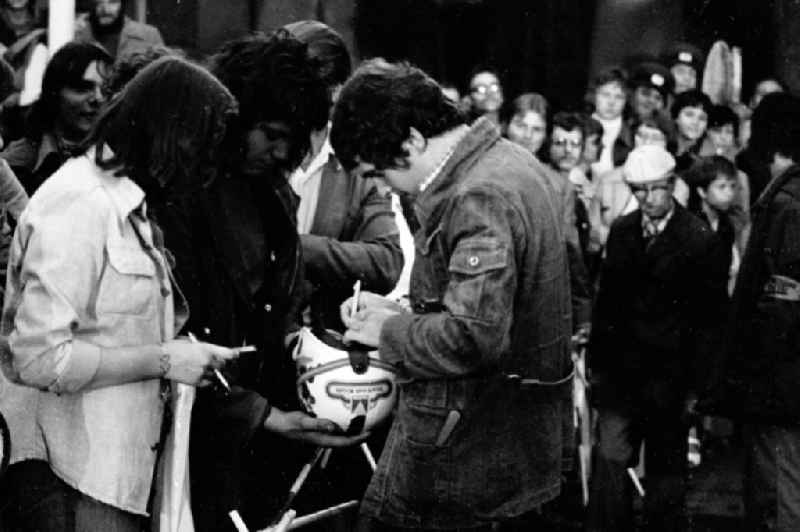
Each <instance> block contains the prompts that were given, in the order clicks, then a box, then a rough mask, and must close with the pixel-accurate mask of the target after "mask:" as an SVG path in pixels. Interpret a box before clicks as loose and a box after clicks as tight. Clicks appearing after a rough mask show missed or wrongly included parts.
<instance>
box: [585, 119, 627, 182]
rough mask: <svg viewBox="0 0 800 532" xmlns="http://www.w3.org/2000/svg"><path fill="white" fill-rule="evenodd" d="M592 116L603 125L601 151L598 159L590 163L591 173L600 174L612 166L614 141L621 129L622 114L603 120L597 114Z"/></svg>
mask: <svg viewBox="0 0 800 532" xmlns="http://www.w3.org/2000/svg"><path fill="white" fill-rule="evenodd" d="M592 118H594V119H595V120H597V121H598V122H600V123H601V124H602V125H603V151H602V153H600V159H599V160H598V161H597V162H596V163H594V164H593V165H592V173H593V174H594V175H601V174H603V173H605V172H608V171H609V170H611V169H613V168H614V158H613V156H614V142H615V141H616V140H617V137H618V136H619V133H620V131H622V116H620V117H618V118H616V119H614V120H603V119H602V118H600V117H598V116H597V115H592Z"/></svg>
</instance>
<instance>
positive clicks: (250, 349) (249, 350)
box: [231, 345, 256, 355]
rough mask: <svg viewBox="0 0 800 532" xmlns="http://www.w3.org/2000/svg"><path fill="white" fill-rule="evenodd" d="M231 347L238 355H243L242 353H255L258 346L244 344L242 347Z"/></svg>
mask: <svg viewBox="0 0 800 532" xmlns="http://www.w3.org/2000/svg"><path fill="white" fill-rule="evenodd" d="M231 349H232V350H233V352H234V353H236V354H237V355H241V354H242V353H255V352H256V346H254V345H243V346H242V347H232V348H231Z"/></svg>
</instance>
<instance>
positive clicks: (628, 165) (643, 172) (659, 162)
mask: <svg viewBox="0 0 800 532" xmlns="http://www.w3.org/2000/svg"><path fill="white" fill-rule="evenodd" d="M674 169H675V158H674V157H673V156H672V155H670V153H669V152H668V151H667V150H665V149H664V148H662V147H661V146H656V145H652V144H647V145H644V146H639V147H638V148H634V149H633V150H631V152H630V153H629V154H628V158H627V159H626V160H625V164H624V165H623V167H622V174H623V176H624V177H625V182H626V183H628V184H631V185H641V184H644V183H652V182H654V181H660V180H662V179H666V178H667V177H669V176H670V175H672V171H673V170H674Z"/></svg>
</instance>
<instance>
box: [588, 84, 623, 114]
mask: <svg viewBox="0 0 800 532" xmlns="http://www.w3.org/2000/svg"><path fill="white" fill-rule="evenodd" d="M626 98H627V96H626V95H625V89H623V88H622V85H620V84H619V83H617V82H616V81H612V82H609V83H606V84H605V85H600V86H599V87H597V89H596V90H595V95H594V107H595V113H597V116H599V117H600V118H602V119H603V120H615V119H617V118H619V117H620V116H622V110H623V109H625V100H626Z"/></svg>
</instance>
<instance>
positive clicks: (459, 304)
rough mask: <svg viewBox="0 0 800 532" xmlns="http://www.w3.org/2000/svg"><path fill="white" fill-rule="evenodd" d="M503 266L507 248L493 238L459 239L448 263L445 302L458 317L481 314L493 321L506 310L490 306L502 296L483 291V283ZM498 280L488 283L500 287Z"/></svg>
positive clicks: (506, 264) (500, 282)
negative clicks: (447, 284) (448, 276)
mask: <svg viewBox="0 0 800 532" xmlns="http://www.w3.org/2000/svg"><path fill="white" fill-rule="evenodd" d="M507 266H508V251H507V250H506V248H505V246H503V245H501V244H500V243H498V242H497V241H496V240H491V239H470V240H466V241H462V242H461V243H459V245H458V247H456V249H455V251H454V252H453V254H452V255H451V257H450V263H449V264H448V271H449V273H450V286H449V287H448V292H449V294H448V298H447V299H446V301H445V304H446V305H447V306H448V308H449V309H450V311H451V312H452V313H453V314H455V315H460V316H472V317H480V316H485V317H486V318H487V319H491V320H494V319H495V318H497V317H498V316H499V315H501V314H506V313H507V312H508V311H509V310H510V309H507V308H494V307H497V306H498V305H497V304H498V303H501V304H502V301H503V299H502V298H496V297H494V296H493V295H492V294H491V293H487V290H486V284H487V280H490V279H492V278H493V277H497V276H498V274H500V273H501V272H502V270H504V269H505V268H506V267H507ZM502 283H503V281H502V279H500V278H498V279H497V282H496V283H494V284H492V286H494V288H496V289H498V290H503V289H504V287H503V286H502ZM490 284H491V283H490ZM498 313H499V314H498Z"/></svg>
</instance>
